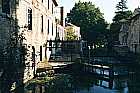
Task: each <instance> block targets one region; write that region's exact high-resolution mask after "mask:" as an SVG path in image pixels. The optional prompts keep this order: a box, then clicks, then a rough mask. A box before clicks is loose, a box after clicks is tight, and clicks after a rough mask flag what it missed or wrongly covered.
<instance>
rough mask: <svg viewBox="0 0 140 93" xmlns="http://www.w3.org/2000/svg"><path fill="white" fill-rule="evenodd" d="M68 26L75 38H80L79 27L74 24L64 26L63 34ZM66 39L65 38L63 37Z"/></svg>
mask: <svg viewBox="0 0 140 93" xmlns="http://www.w3.org/2000/svg"><path fill="white" fill-rule="evenodd" d="M68 28H71V29H72V30H73V32H74V34H75V35H76V36H77V40H80V38H81V34H80V27H78V26H75V25H73V24H68V25H67V26H66V27H65V35H67V31H66V29H68ZM65 39H66V38H65Z"/></svg>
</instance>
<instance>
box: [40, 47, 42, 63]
mask: <svg viewBox="0 0 140 93" xmlns="http://www.w3.org/2000/svg"><path fill="white" fill-rule="evenodd" d="M40 61H42V46H40Z"/></svg>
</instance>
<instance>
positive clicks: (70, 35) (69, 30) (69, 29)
mask: <svg viewBox="0 0 140 93" xmlns="http://www.w3.org/2000/svg"><path fill="white" fill-rule="evenodd" d="M65 32H66V36H65V37H66V39H67V40H76V39H77V37H78V36H77V35H75V34H74V31H73V28H72V27H71V26H69V27H67V28H66V30H65Z"/></svg>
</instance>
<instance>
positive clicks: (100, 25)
mask: <svg viewBox="0 0 140 93" xmlns="http://www.w3.org/2000/svg"><path fill="white" fill-rule="evenodd" d="M67 18H68V22H71V23H72V24H74V25H77V26H79V27H80V29H81V32H80V33H81V37H82V38H83V39H84V40H87V41H88V42H89V43H95V41H96V39H97V37H98V36H99V34H100V33H102V32H104V30H105V29H106V26H107V25H106V22H105V20H104V17H103V13H101V12H100V9H99V8H96V7H95V5H94V4H92V3H91V2H80V1H79V2H78V3H75V6H74V7H73V8H72V10H71V11H70V13H69V15H68V17H67Z"/></svg>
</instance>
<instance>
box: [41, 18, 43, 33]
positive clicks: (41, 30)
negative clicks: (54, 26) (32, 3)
mask: <svg viewBox="0 0 140 93" xmlns="http://www.w3.org/2000/svg"><path fill="white" fill-rule="evenodd" d="M41 32H43V15H42V16H41Z"/></svg>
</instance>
